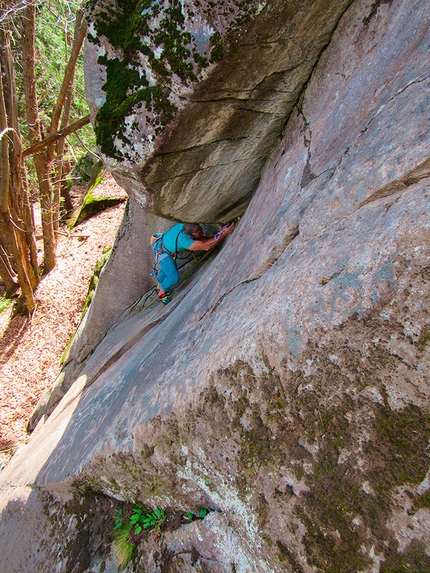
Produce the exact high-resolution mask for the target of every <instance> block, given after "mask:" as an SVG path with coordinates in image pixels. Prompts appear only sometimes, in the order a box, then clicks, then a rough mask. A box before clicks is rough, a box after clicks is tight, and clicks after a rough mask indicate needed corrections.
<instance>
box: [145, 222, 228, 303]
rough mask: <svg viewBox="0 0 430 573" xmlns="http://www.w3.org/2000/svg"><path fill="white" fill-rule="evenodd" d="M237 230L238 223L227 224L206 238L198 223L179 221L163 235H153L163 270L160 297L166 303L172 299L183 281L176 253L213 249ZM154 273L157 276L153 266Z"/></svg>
mask: <svg viewBox="0 0 430 573" xmlns="http://www.w3.org/2000/svg"><path fill="white" fill-rule="evenodd" d="M233 229H234V222H233V223H229V224H228V225H225V226H224V227H223V228H222V229H221V230H220V231H219V232H218V233H216V234H215V235H214V236H213V237H206V236H205V234H204V233H203V230H202V228H201V227H200V225H198V224H197V223H185V224H184V223H177V224H176V225H173V227H171V228H170V229H169V230H168V231H166V232H165V233H163V234H160V233H156V234H155V235H152V237H151V246H152V250H153V251H154V255H155V259H156V261H157V262H158V265H159V267H160V270H159V271H158V276H157V287H158V298H159V299H160V301H161V302H162V303H163V304H167V303H168V302H170V298H169V297H170V294H171V289H172V288H173V287H174V286H175V285H176V284H178V282H179V272H178V269H177V268H176V261H175V258H176V255H177V254H178V253H180V252H181V251H187V250H188V251H210V250H211V249H213V248H214V247H216V245H218V244H219V243H220V242H221V241H222V240H223V239H224V238H225V237H227V235H229V234H230V233H231V232H232V231H233ZM151 274H152V275H153V276H156V275H157V271H156V269H153V271H152V273H151Z"/></svg>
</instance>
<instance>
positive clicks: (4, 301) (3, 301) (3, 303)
mask: <svg viewBox="0 0 430 573" xmlns="http://www.w3.org/2000/svg"><path fill="white" fill-rule="evenodd" d="M11 302H12V300H11V299H9V298H4V297H1V298H0V312H2V311H3V310H4V309H5V308H6V307H8V306H9V305H10V303H11Z"/></svg>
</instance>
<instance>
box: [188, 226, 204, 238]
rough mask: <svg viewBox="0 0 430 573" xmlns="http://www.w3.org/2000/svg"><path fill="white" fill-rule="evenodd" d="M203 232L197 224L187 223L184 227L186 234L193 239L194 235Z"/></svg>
mask: <svg viewBox="0 0 430 573" xmlns="http://www.w3.org/2000/svg"><path fill="white" fill-rule="evenodd" d="M201 230H202V228H201V227H200V225H198V224H197V223H185V225H184V231H185V233H186V234H187V235H188V236H189V237H191V238H193V234H194V233H197V232H198V231H201Z"/></svg>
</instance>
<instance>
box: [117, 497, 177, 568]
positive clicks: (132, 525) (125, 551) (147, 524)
mask: <svg viewBox="0 0 430 573" xmlns="http://www.w3.org/2000/svg"><path fill="white" fill-rule="evenodd" d="M114 519H115V521H116V524H115V527H114V529H113V531H112V534H113V536H114V540H113V542H112V550H113V557H114V560H115V563H116V564H117V565H118V567H119V568H121V569H124V568H125V567H126V566H127V564H128V563H129V562H130V560H131V558H132V556H133V551H134V549H135V545H134V544H133V543H132V542H131V537H132V535H139V534H140V533H142V531H143V530H144V529H153V530H154V531H156V532H157V531H159V530H160V526H161V524H162V523H163V522H164V521H165V519H166V514H165V512H164V511H163V510H162V509H159V508H158V507H156V508H155V509H153V510H145V509H144V508H143V506H142V505H141V504H140V503H138V504H136V505H135V506H134V507H133V509H132V512H131V515H130V516H129V517H128V518H126V517H125V516H124V512H123V510H122V508H121V509H119V510H118V513H117V515H115V517H114Z"/></svg>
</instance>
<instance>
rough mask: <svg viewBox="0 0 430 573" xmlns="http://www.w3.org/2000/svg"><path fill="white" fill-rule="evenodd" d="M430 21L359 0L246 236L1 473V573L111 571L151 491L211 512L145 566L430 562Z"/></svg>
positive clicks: (107, 361)
mask: <svg viewBox="0 0 430 573" xmlns="http://www.w3.org/2000/svg"><path fill="white" fill-rule="evenodd" d="M288 5H290V4H288ZM316 5H317V4H316V3H315V4H312V6H313V7H315V6H316ZM318 5H319V6H320V8H322V6H323V5H324V6H326V5H327V3H322V2H321V3H318ZM267 6H268V7H269V8H270V6H271V4H270V3H268V5H267ZM291 6H293V3H291ZM302 6H304V4H303V3H300V10H301V7H302ZM269 8H268V9H269ZM311 8H312V7H311ZM311 8H309V10H310V12H308V15H309V22H314V15H313V12H312V9H311ZM300 10H298V11H299V12H300ZM305 20H306V17H305V18H304V20H303V21H305ZM285 27H286V28H287V27H288V26H286V24H285ZM429 30H430V27H429V14H428V10H427V9H426V7H425V6H424V5H423V4H422V3H421V2H419V1H418V0H393V1H391V2H379V1H378V2H374V3H372V4H370V3H368V2H366V1H364V0H355V1H354V2H352V3H351V5H350V6H349V8H348V9H347V10H346V11H345V13H344V14H343V16H342V17H341V19H340V20H339V22H338V24H337V26H336V28H335V30H334V31H333V33H332V34H331V37H330V38H329V40H330V41H329V43H328V45H327V47H326V49H325V50H324V51H323V52H322V53H321V54H320V55H319V58H318V62H315V64H316V65H315V66H314V68H313V70H312V73H311V75H310V77H309V78H308V80H307V81H306V82H305V85H304V86H303V89H302V90H301V92H300V93H299V94H297V95H298V96H299V97H298V98H297V99H296V102H295V105H294V107H293V109H291V110H288V111H287V113H286V116H285V121H286V124H285V126H284V129H283V130H282V135H281V136H280V137H279V138H278V139H277V141H276V142H275V143H274V145H273V146H272V149H271V152H270V157H268V159H267V161H266V162H265V164H264V167H263V168H262V170H261V173H260V176H259V183H258V187H257V189H256V191H255V193H254V195H253V197H252V199H251V201H250V203H249V206H248V207H247V209H246V212H245V213H244V214H243V216H242V218H241V219H240V222H239V223H238V225H237V227H236V229H235V231H234V233H233V234H232V235H230V236H229V237H228V238H227V240H226V242H225V243H224V244H223V245H222V246H220V247H219V248H218V250H216V251H214V252H213V253H212V254H211V255H210V256H209V257H206V258H204V259H202V261H201V262H200V264H199V265H198V266H197V267H196V268H195V270H194V271H193V273H192V274H190V275H189V276H185V277H184V281H183V283H182V286H181V288H180V289H179V290H178V291H176V292H175V295H174V297H173V299H172V302H171V303H170V304H169V305H167V306H163V305H158V304H157V302H156V301H154V303H153V304H150V303H149V302H148V301H147V304H141V305H140V306H137V307H134V308H130V309H129V311H128V312H126V313H124V314H123V315H122V318H121V319H117V320H116V323H115V324H114V325H113V326H112V328H111V329H110V330H109V332H108V333H107V334H106V335H105V336H104V337H102V338H101V339H100V342H98V344H97V345H96V346H95V347H93V349H92V351H91V352H90V353H88V354H87V355H86V359H85V360H84V361H83V362H82V363H81V368H80V371H79V377H77V379H76V380H75V382H74V383H73V385H72V386H71V388H70V389H69V391H68V392H67V394H66V395H65V396H64V398H63V399H62V400H61V402H60V403H59V405H58V406H57V408H56V409H55V410H54V412H53V413H52V414H51V416H50V417H49V418H48V419H47V421H46V422H45V424H43V425H40V426H39V427H38V428H37V429H36V431H35V433H34V434H33V436H32V437H31V439H30V440H29V443H28V445H27V446H26V447H25V449H23V450H22V451H21V452H19V453H18V454H17V455H15V456H14V458H13V459H12V461H11V463H10V465H9V467H8V468H6V470H5V471H4V472H3V473H2V474H1V475H0V487H1V492H2V493H1V497H0V500H1V504H2V508H3V509H2V520H1V523H0V534H1V536H0V539H1V540H2V541H1V542H0V543H1V552H0V569H1V570H2V571H5V573H9V572H10V573H12V571H16V570H20V571H22V572H27V571H28V572H30V571H34V570H40V571H52V570H55V567H57V570H61V571H80V572H81V573H89V572H90V571H115V564H114V560H113V557H112V555H111V553H110V546H109V543H110V541H111V539H112V538H111V537H110V536H109V527H113V525H114V523H115V520H114V516H115V512H116V510H117V508H118V507H122V506H124V507H125V506H126V505H127V504H128V506H130V505H131V506H133V505H134V504H137V503H141V504H143V505H144V506H145V507H148V508H155V507H159V508H162V509H164V510H165V511H167V512H170V513H172V514H176V515H179V516H181V515H183V513H184V512H193V513H195V512H198V511H199V509H200V508H202V507H203V508H207V509H208V510H209V511H208V514H207V516H206V517H205V518H204V519H203V520H201V521H198V522H192V523H189V524H183V525H180V527H178V528H177V529H174V530H168V531H166V532H165V533H164V535H163V536H161V537H160V536H157V535H156V534H155V533H154V532H153V533H149V534H142V535H141V537H140V538H139V537H137V539H135V540H134V542H135V544H136V549H135V554H134V556H135V559H134V561H132V562H130V564H129V565H128V568H127V570H128V571H143V570H144V571H147V572H151V573H152V572H153V573H155V572H156V571H163V570H165V571H172V572H175V573H176V572H178V573H179V572H189V571H191V570H193V571H194V570H195V571H200V572H203V571H213V572H214V573H218V572H222V573H231V571H236V572H240V573H251V572H252V573H260V572H274V573H281V572H285V571H299V572H301V573H314V572H316V571H324V572H328V571H336V572H339V573H347V572H357V571H360V572H363V573H371V572H374V571H379V572H381V573H388V572H389V571H403V570H411V571H427V570H429V569H430V555H429V552H428V547H429V544H430V534H429V532H430V511H429V501H428V500H429V488H430V481H429V463H430V454H429V448H428V444H429V439H430V415H429V398H430V396H429V394H430V386H429V377H428V370H429V362H430V351H429V341H430V334H429V333H430V319H429V314H428V300H429V268H430V264H429V263H430V243H429V211H430V178H429V174H430V164H429V157H430V154H429V147H430V145H429V122H428V101H429V98H428V96H429V93H428V86H429V81H428V70H429V65H428V64H429V56H428V45H429V39H430V37H429ZM281 97H283V96H282V94H281ZM178 125H179V124H178ZM172 134H174V135H172V137H176V139H177V140H179V138H180V134H179V132H178V133H176V132H175V130H174V129H172ZM184 137H185V136H184ZM245 145H246V142H245ZM225 176H226V177H228V176H229V175H228V171H227V172H226V175H225ZM220 177H221V174H220ZM221 183H222V180H220V184H221ZM145 192H146V191H145ZM139 193H141V190H139V187H138V185H137V184H136V195H134V197H136V196H137V195H138V194H139ZM136 203H139V202H138V201H137V200H136ZM197 203H198V201H197ZM200 203H204V201H203V200H200ZM139 204H142V201H141V202H140V203H139ZM154 204H155V203H154ZM193 209H194V207H193ZM195 209H196V210H200V211H199V212H200V213H203V211H206V208H201V207H200V206H198V205H197V206H196V207H195ZM190 212H191V211H190ZM195 212H197V211H195ZM206 212H208V211H206ZM227 212H232V211H231V210H230V211H228V209H227ZM193 213H194V211H193ZM215 219H216V220H218V217H215ZM219 219H220V220H221V219H222V217H220V218H219ZM132 228H133V224H131V226H130V228H129V230H128V232H127V233H126V234H125V235H124V236H123V237H122V239H121V241H125V242H127V241H128V237H131V233H132ZM116 265H118V267H116ZM116 265H115V267H116V268H119V266H120V263H119V262H117V263H116ZM111 272H114V267H111ZM101 285H102V281H100V283H99V287H98V288H99V289H100V287H101ZM100 291H101V289H100ZM98 297H99V304H100V305H101V300H102V299H101V298H100V295H99V291H96V295H95V298H94V304H95V302H96V300H97V298H98ZM102 308H103V307H102V305H101V306H100V309H102ZM101 312H102V311H101V310H100V311H99V313H101ZM106 500H107V501H106ZM109 503H110V505H109ZM98 508H99V509H98ZM101 515H103V516H105V517H106V521H105V522H104V526H103V527H100V516H101ZM109 516H111V520H110V522H109V519H108V517H109ZM108 523H111V526H108ZM17 537H19V539H20V548H19V550H18V548H17V546H16V544H14V543H13V539H16V538H17ZM84 540H85V541H84ZM82 547H87V548H88V550H87V551H86V552H84V551H83V550H82ZM36 566H37V567H38V568H39V569H37V567H36Z"/></svg>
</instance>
